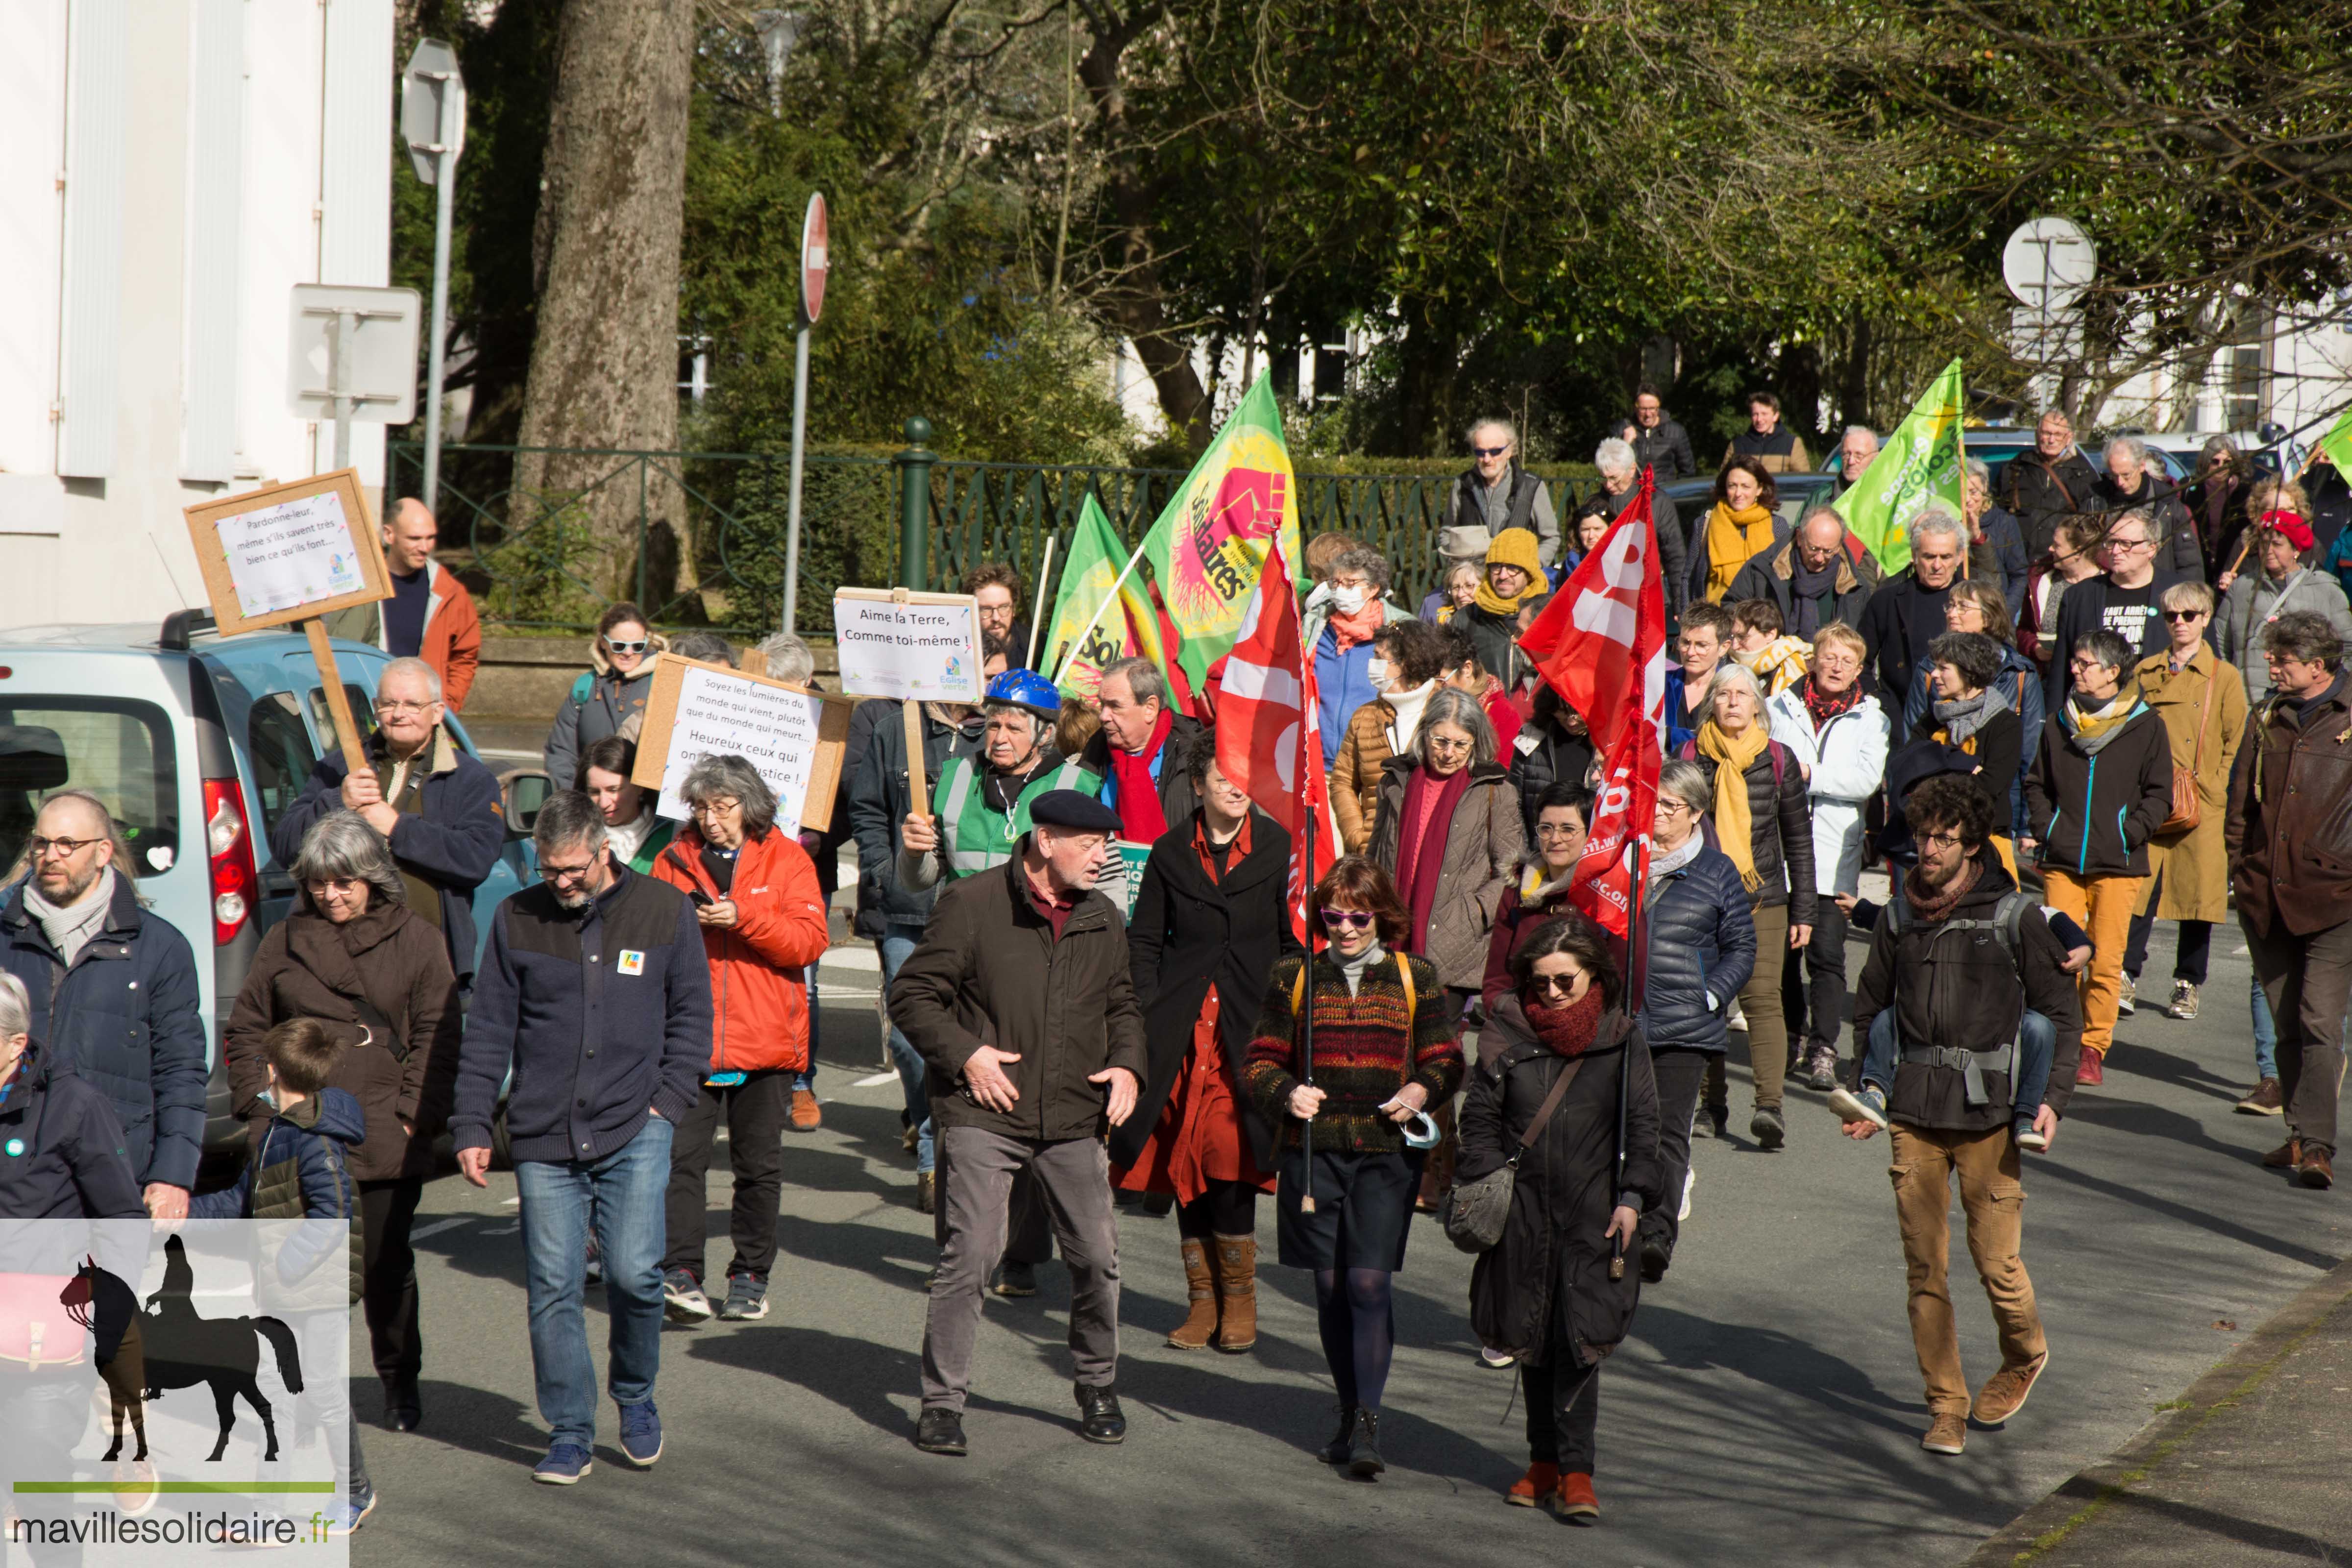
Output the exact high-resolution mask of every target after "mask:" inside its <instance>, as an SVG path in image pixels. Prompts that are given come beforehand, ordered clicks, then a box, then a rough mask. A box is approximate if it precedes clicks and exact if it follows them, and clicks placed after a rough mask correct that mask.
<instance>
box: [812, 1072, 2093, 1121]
mask: <svg viewBox="0 0 2352 1568" xmlns="http://www.w3.org/2000/svg"><path fill="white" fill-rule="evenodd" d="M2075 1081H2076V1082H2078V1083H2079V1082H2081V1081H2082V1080H2081V1079H2076V1080H2075ZM822 1126H824V1110H821V1109H820V1108H819V1107H818V1105H817V1102H816V1095H815V1093H814V1091H812V1090H810V1089H794V1090H793V1131H795V1132H814V1131H816V1130H817V1129H818V1128H820V1127H822Z"/></svg>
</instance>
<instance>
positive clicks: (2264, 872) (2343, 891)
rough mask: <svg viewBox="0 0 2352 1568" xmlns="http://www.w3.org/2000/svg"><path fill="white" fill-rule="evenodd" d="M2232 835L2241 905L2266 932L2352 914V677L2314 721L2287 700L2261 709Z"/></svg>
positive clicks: (2233, 794) (2234, 798)
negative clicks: (2301, 718)
mask: <svg viewBox="0 0 2352 1568" xmlns="http://www.w3.org/2000/svg"><path fill="white" fill-rule="evenodd" d="M2228 842H2229V850H2230V858H2231V860H2232V861H2234V862H2236V867H2237V869H2236V873H2235V875H2234V876H2233V877H2232V879H2231V888H2232V889H2233V890H2234V891H2235V892H2236V894H2237V900H2238V912H2239V915H2240V916H2241V918H2242V919H2243V920H2244V921H2245V922H2246V924H2247V925H2248V926H2249V927H2251V928H2252V930H2253V931H2255V932H2256V933H2257V934H2258V935H2263V936H2267V935H2269V934H2270V933H2271V931H2272V930H2273V927H2278V926H2284V928H2285V929H2286V930H2287V931H2291V932H2293V933H2294V935H2297V936H2308V935H2309V934H2311V933H2312V932H2313V931H2324V930H2326V928H2327V927H2329V926H2333V925H2340V924H2342V923H2343V922H2344V921H2352V676H2347V675H2344V674H2342V673H2340V672H2339V673H2338V674H2337V675H2336V680H2335V683H2334V685H2332V686H2331V687H2330V688H2329V689H2328V690H2327V692H2326V696H2325V697H2324V698H2323V699H2322V700H2321V701H2320V703H2319V705H2318V707H2317V708H2316V709H2315V710H2313V712H2312V715H2311V721H2310V722H2309V723H2307V724H2297V723H2296V722H2295V708H2294V704H2293V703H2291V702H2287V701H2284V700H2278V701H2273V702H2265V703H2263V704H2262V705H2261V706H2260V707H2258V708H2256V709H2255V710H2254V711H2253V715H2252V717H2251V718H2250V719H2248V720H2247V721H2246V743H2245V745H2244V747H2243V748H2242V750H2241V751H2240V752H2239V756H2238V767H2237V771H2236V773H2234V774H2233V775H2232V776H2231V780H2230V819H2229V840H2228Z"/></svg>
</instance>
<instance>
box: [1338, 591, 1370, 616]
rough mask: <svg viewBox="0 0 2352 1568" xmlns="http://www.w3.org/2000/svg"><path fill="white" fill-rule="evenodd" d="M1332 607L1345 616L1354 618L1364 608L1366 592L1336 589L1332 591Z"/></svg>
mask: <svg viewBox="0 0 2352 1568" xmlns="http://www.w3.org/2000/svg"><path fill="white" fill-rule="evenodd" d="M1331 607H1332V608H1333V609H1335V610H1337V611H1339V613H1340V614H1341V615H1343V616H1352V615H1354V614H1355V613H1356V612H1357V611H1358V610H1360V609H1362V608H1363V607H1364V591H1363V590H1362V589H1361V588H1355V587H1348V588H1334V589H1332V590H1331Z"/></svg>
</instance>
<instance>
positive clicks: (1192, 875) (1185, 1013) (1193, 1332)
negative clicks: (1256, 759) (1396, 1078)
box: [1110, 732, 1299, 1353]
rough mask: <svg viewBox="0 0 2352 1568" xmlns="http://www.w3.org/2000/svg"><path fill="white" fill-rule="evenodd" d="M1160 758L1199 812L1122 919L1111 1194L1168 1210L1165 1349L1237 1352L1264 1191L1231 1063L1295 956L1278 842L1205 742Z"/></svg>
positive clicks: (1261, 1147)
mask: <svg viewBox="0 0 2352 1568" xmlns="http://www.w3.org/2000/svg"><path fill="white" fill-rule="evenodd" d="M1176 761H1177V762H1178V763H1179V764H1181V766H1183V767H1185V768H1186V769H1187V770H1188V771H1189V772H1190V773H1191V774H1192V787H1193V789H1194V791H1195V792H1196V793H1197V794H1198V795H1199V796H1200V799H1201V805H1200V807H1199V808H1198V809H1197V810H1195V811H1194V812H1193V813H1192V815H1191V816H1188V817H1186V818H1184V819H1183V820H1182V821H1181V822H1179V823H1177V824H1176V825H1174V826H1171V828H1170V829H1169V831H1168V832H1167V834H1166V835H1165V836H1164V837H1161V838H1160V840H1159V842H1157V843H1155V844H1154V845H1152V847H1151V856H1150V859H1148V860H1147V861H1145V862H1144V867H1143V884H1142V887H1141V888H1140V889H1139V891H1138V892H1137V894H1136V900H1135V914H1134V916H1133V918H1132V919H1130V920H1129V921H1128V928H1127V941H1128V954H1129V965H1130V968H1131V970H1132V973H1133V974H1134V979H1135V994H1136V999H1137V1001H1139V1003H1140V1004H1141V1005H1142V1006H1143V1028H1144V1035H1145V1039H1146V1043H1147V1045H1148V1047H1149V1048H1150V1071H1149V1076H1148V1077H1147V1078H1146V1079H1145V1081H1144V1085H1143V1089H1142V1092H1141V1093H1140V1094H1139V1096H1138V1097H1137V1099H1136V1102H1135V1110H1134V1113H1133V1114H1131V1115H1130V1116H1129V1117H1128V1119H1127V1120H1126V1121H1124V1122H1122V1123H1120V1124H1119V1125H1118V1126H1117V1127H1114V1128H1112V1129H1111V1133H1110V1157H1111V1163H1112V1165H1113V1167H1114V1179H1115V1180H1116V1181H1117V1183H1118V1186H1119V1187H1120V1188H1121V1189H1122V1190H1124V1191H1127V1192H1141V1193H1162V1194H1169V1195H1170V1196H1172V1197H1173V1198H1175V1199H1176V1201H1177V1204H1178V1205H1179V1206H1178V1207H1177V1210H1176V1230H1177V1236H1178V1238H1179V1240H1180V1242H1181V1246H1182V1247H1183V1253H1184V1282H1185V1291H1186V1295H1187V1296H1188V1298H1189V1310H1188V1312H1187V1315H1186V1317H1185V1319H1184V1321H1183V1322H1182V1323H1181V1324H1179V1325H1178V1326H1177V1327H1176V1329H1175V1330H1174V1331H1172V1332H1171V1333H1170V1334H1169V1336H1168V1342H1169V1343H1170V1344H1171V1345H1173V1346H1175V1347H1176V1348H1177V1349H1179V1350H1200V1349H1202V1348H1203V1347H1205V1346H1207V1345H1208V1344H1210V1343H1211V1342H1214V1343H1215V1344H1216V1347H1217V1348H1218V1349H1219V1350H1222V1351H1231V1352H1236V1353H1238V1352H1242V1351H1245V1350H1248V1349H1249V1348H1250V1347H1251V1346H1252V1345H1253V1344H1255V1343H1256V1342H1257V1237H1256V1229H1257V1194H1260V1193H1262V1192H1267V1193H1270V1192H1272V1191H1273V1190H1274V1185H1275V1179H1274V1170H1275V1134H1274V1128H1273V1127H1272V1126H1271V1125H1270V1124H1269V1123H1268V1122H1267V1121H1266V1120H1265V1116H1264V1115H1262V1114H1261V1113H1260V1112H1259V1110H1258V1109H1257V1107H1256V1106H1255V1104H1253V1103H1252V1102H1251V1100H1250V1099H1249V1097H1248V1096H1247V1095H1246V1094H1244V1092H1242V1088H1241V1084H1242V1063H1243V1058H1244V1057H1245V1056H1247V1055H1248V1053H1249V1044H1250V1036H1251V1032H1252V1029H1253V1026H1255V1024H1256V1022H1257V1002H1258V999H1259V998H1260V997H1262V996H1264V995H1265V987H1266V976H1267V974H1268V973H1269V972H1271V971H1272V969H1273V968H1274V961H1275V960H1276V958H1278V957H1280V956H1282V955H1283V954H1285V953H1291V952H1297V951H1298V950H1299V942H1298V939H1297V936H1296V935H1295V934H1294V933H1293V932H1292V931H1291V926H1290V911H1289V910H1288V908H1287V907H1286V893H1287V891H1288V888H1289V881H1290V835H1289V834H1287V833H1285V832H1284V831H1283V830H1282V828H1281V826H1279V825H1278V824H1276V822H1275V820H1274V819H1273V818H1272V817H1270V816H1266V815H1265V813H1264V812H1262V811H1259V810H1256V809H1255V807H1253V806H1252V805H1250V801H1249V797H1248V796H1247V795H1244V794H1243V793H1242V792H1241V791H1240V790H1239V789H1237V788H1235V787H1234V784H1233V783H1232V782H1231V781H1230V780H1228V779H1227V778H1226V777H1225V775H1224V774H1223V773H1222V772H1220V771H1219V770H1218V767H1217V763H1216V743H1215V741H1214V739H1213V735H1212V734H1210V733H1205V732H1204V733H1202V734H1201V735H1199V736H1196V737H1194V738H1193V740H1192V743H1191V744H1190V745H1189V746H1188V747H1187V748H1186V749H1185V751H1184V752H1182V753H1180V755H1179V757H1178V758H1177V759H1176Z"/></svg>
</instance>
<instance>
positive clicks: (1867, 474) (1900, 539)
mask: <svg viewBox="0 0 2352 1568" xmlns="http://www.w3.org/2000/svg"><path fill="white" fill-rule="evenodd" d="M1960 401H1961V388H1960V362H1959V361H1958V360H1954V361H1953V362H1952V363H1949V364H1948V365H1946V366H1945V367H1944V371H1943V374H1941V375H1938V376H1937V377H1936V379H1935V380H1934V381H1933V382H1931V383H1929V384H1928V386H1927V391H1926V392H1925V393H1923V394H1922V395H1920V398H1919V401H1918V402H1916V403H1915V404H1913V405H1911V412H1910V413H1909V414H1906V415H1905V416H1904V417H1903V423H1902V424H1900V425H1898V426H1895V434H1894V435H1892V436H1889V437H1887V438H1886V443H1885V446H1883V447H1880V448H1879V450H1878V456H1877V457H1876V458H1874V459H1873V460H1872V462H1871V465H1870V467H1868V468H1864V470H1863V471H1862V478H1861V479H1856V480H1855V481H1854V482H1853V488H1852V489H1848V490H1847V491H1846V492H1845V494H1843V495H1842V496H1840V497H1838V499H1837V500H1835V501H1834V502H1832V503H1831V504H1832V506H1833V507H1834V508H1835V509H1836V510H1837V513H1838V515H1839V516H1840V517H1843V518H1844V519H1845V525H1846V527H1847V528H1848V529H1850V530H1852V531H1853V536H1854V537H1855V538H1856V539H1859V540H1861V541H1862V542H1863V546H1864V549H1866V550H1868V551H1869V552H1871V553H1872V554H1873V555H1875V556H1876V557H1878V563H1879V564H1880V565H1881V566H1883V567H1885V569H1886V573H1887V575H1889V576H1892V575H1894V574H1895V573H1897V572H1900V571H1902V570H1903V568H1905V567H1906V566H1908V565H1909V564H1910V563H1911V538H1910V535H1909V534H1907V533H1906V532H1905V531H1904V527H1903V525H1904V523H1905V522H1906V521H1907V520H1908V519H1909V518H1911V517H1912V516H1914V515H1915V514H1916V512H1917V511H1918V510H1919V508H1920V507H1921V506H1923V505H1924V504H1926V503H1927V502H1928V501H1931V500H1943V501H1948V502H1949V503H1950V504H1951V508H1952V515H1953V516H1954V517H1965V516H1967V515H1968V514H1967V511H1966V510H1965V509H1964V507H1963V505H1962V497H1963V494H1964V490H1965V486H1966V479H1967V474H1966V472H1965V470H1963V469H1962V468H1961V466H1960Z"/></svg>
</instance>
